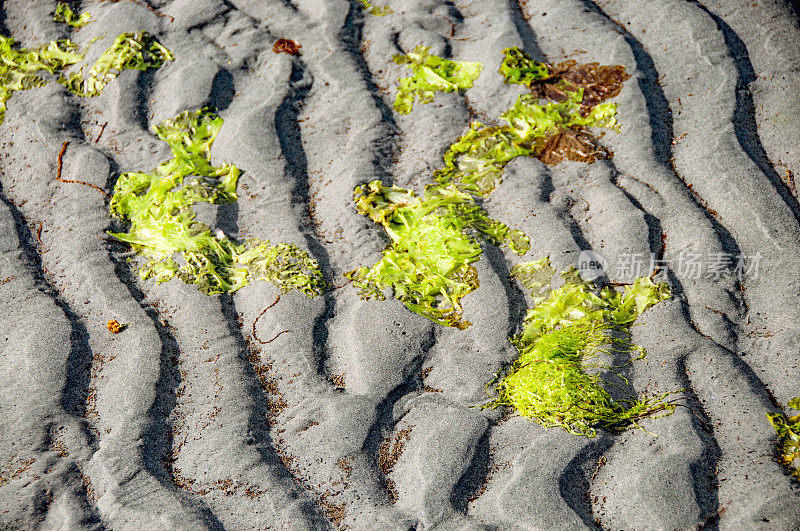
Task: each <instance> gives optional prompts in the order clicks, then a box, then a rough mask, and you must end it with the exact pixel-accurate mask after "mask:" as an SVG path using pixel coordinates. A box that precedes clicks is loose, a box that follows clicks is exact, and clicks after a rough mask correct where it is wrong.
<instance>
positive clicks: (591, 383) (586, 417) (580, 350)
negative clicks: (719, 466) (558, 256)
mask: <svg viewBox="0 0 800 531" xmlns="http://www.w3.org/2000/svg"><path fill="white" fill-rule="evenodd" d="M512 273H513V274H514V275H515V276H517V278H520V279H521V280H522V282H523V284H524V285H525V286H526V288H528V289H531V290H532V297H533V299H534V302H535V305H534V307H533V308H532V309H530V310H528V313H527V315H526V317H525V320H524V324H523V330H522V331H521V332H520V333H518V334H517V335H515V336H514V337H512V338H511V343H512V344H513V345H514V346H515V347H516V349H517V350H518V351H519V357H518V358H517V359H516V360H515V361H514V363H513V364H512V365H511V367H510V368H509V370H507V371H506V373H505V374H502V373H500V374H498V376H497V377H496V379H495V381H494V382H498V383H497V384H496V387H495V390H496V392H497V395H496V397H495V398H493V400H492V401H491V402H490V403H489V404H487V405H486V406H485V407H492V408H494V407H499V406H508V407H511V408H513V409H514V410H515V411H516V412H517V413H519V414H520V415H522V416H523V417H525V418H527V419H530V420H533V421H536V422H538V423H539V424H541V425H543V426H545V427H548V428H549V427H556V426H557V427H560V428H563V429H564V430H566V431H567V432H569V433H572V434H574V435H583V436H586V437H594V436H595V434H596V429H597V428H601V429H604V430H607V431H610V432H620V431H623V430H625V429H626V428H628V427H629V426H632V425H633V426H636V425H637V424H636V421H637V420H638V419H641V418H642V417H647V416H653V415H656V414H659V413H660V414H661V415H659V416H663V415H666V414H670V413H672V412H673V411H674V409H675V406H674V405H673V404H670V403H667V402H665V401H664V398H665V397H666V396H667V395H669V394H670V393H666V394H664V395H661V396H658V397H653V398H646V399H639V398H637V397H635V396H631V397H630V399H627V400H614V399H613V398H612V397H611V395H610V394H609V393H608V391H607V390H606V388H605V387H604V385H603V380H602V379H601V377H600V376H599V375H597V374H590V373H588V372H587V371H586V370H585V369H587V368H594V369H596V370H613V367H611V366H609V365H606V364H603V363H601V362H600V361H599V359H598V357H599V355H601V354H604V353H605V354H609V355H613V354H614V353H619V352H637V353H639V356H638V357H637V358H636V359H640V358H642V357H644V355H645V352H644V349H643V348H642V347H640V346H637V345H634V344H633V343H632V341H631V339H630V327H631V326H632V325H633V323H634V321H635V320H636V319H637V318H638V317H639V316H640V315H641V314H642V313H643V312H644V311H645V310H647V309H648V308H649V307H651V306H653V305H654V304H656V303H658V302H660V301H663V300H665V299H667V298H669V297H670V290H669V288H668V287H667V285H666V284H663V283H659V284H656V283H654V282H653V281H652V280H651V279H650V278H649V277H640V278H638V279H636V281H635V282H634V283H633V284H632V285H630V286H627V288H626V289H625V290H624V292H622V293H620V292H618V291H615V290H614V289H612V288H610V287H604V288H603V289H601V290H599V291H598V290H596V289H594V288H593V286H592V285H591V284H590V283H588V282H585V281H583V280H582V279H581V278H580V275H579V274H578V273H577V271H576V270H575V269H574V268H572V269H570V270H568V271H566V272H564V273H562V277H563V279H564V285H563V286H561V287H559V288H557V289H550V282H551V278H552V276H553V275H554V274H555V270H554V269H553V268H552V267H551V266H550V261H549V259H548V258H543V259H541V260H538V261H536V262H528V263H524V264H521V265H518V266H516V267H515V268H514V269H513V270H512ZM494 382H492V383H494ZM490 385H491V384H490Z"/></svg>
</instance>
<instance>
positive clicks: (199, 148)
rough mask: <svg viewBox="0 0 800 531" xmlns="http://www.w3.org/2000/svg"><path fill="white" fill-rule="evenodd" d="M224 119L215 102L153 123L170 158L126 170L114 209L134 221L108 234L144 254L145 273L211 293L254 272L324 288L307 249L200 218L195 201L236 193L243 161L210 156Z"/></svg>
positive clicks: (284, 284)
mask: <svg viewBox="0 0 800 531" xmlns="http://www.w3.org/2000/svg"><path fill="white" fill-rule="evenodd" d="M221 127H222V118H220V117H219V116H217V115H216V114H214V113H213V112H212V111H211V110H209V109H201V110H197V111H186V112H183V113H181V114H179V115H178V116H176V117H175V118H174V119H172V120H166V121H165V122H163V123H162V124H160V125H156V126H153V131H154V132H155V134H156V135H158V137H159V138H160V139H161V140H163V141H165V142H166V143H167V144H169V146H170V149H171V150H172V159H171V160H168V161H166V162H163V163H161V164H160V165H159V166H158V167H157V168H156V169H155V170H153V171H152V172H150V173H123V174H122V175H120V177H119V179H118V180H117V184H116V186H115V187H114V195H113V196H112V198H111V203H110V204H109V210H110V211H111V214H112V215H114V216H116V217H118V218H120V219H122V220H125V221H127V222H129V223H130V228H129V230H128V232H123V233H110V234H111V235H112V236H114V237H115V238H117V239H118V240H120V241H123V242H127V243H129V244H130V245H131V247H132V248H133V250H134V251H136V252H137V253H138V254H139V255H140V256H141V257H142V258H144V259H145V262H144V264H142V265H141V267H140V268H139V275H140V276H141V277H142V278H143V279H148V278H154V279H155V280H156V281H157V282H159V283H161V282H165V281H167V280H170V279H172V278H173V277H179V278H180V279H181V280H183V281H184V282H186V283H187V284H194V285H195V286H197V289H199V290H200V291H201V292H203V293H205V294H207V295H213V294H218V293H232V292H234V291H236V290H238V289H240V288H242V287H243V286H246V285H247V284H248V283H249V282H250V281H252V280H254V279H263V280H267V281H270V282H272V283H274V284H276V285H277V286H278V287H279V288H280V289H281V291H283V292H287V291H289V290H292V289H297V290H300V291H302V292H303V293H305V294H306V295H308V296H309V297H313V296H315V295H317V294H319V293H321V292H322V290H323V289H324V288H325V282H324V280H323V278H322V273H321V272H320V269H319V266H318V264H317V262H316V260H314V259H312V258H311V257H310V256H309V255H308V253H306V252H305V251H303V250H301V249H299V248H298V247H296V246H294V245H291V244H287V243H279V244H278V245H275V246H272V245H269V242H261V241H259V240H257V239H251V240H248V241H246V242H245V243H241V244H240V243H236V242H235V241H233V240H232V239H231V238H229V237H228V236H226V235H224V234H222V233H221V232H219V231H218V232H216V233H215V232H212V230H211V229H210V227H208V226H207V225H205V224H203V223H200V222H199V221H197V220H196V219H195V213H194V211H193V209H192V205H193V204H194V203H197V202H200V201H203V202H207V203H212V204H221V203H231V202H234V201H236V200H237V196H236V184H237V181H238V178H239V175H240V171H239V169H238V168H236V167H235V166H233V165H232V164H223V165H222V166H213V165H212V164H211V161H210V153H211V145H212V144H213V143H214V139H215V138H216V136H217V134H218V133H219V130H220V128H221Z"/></svg>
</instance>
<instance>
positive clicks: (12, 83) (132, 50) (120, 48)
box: [0, 31, 173, 123]
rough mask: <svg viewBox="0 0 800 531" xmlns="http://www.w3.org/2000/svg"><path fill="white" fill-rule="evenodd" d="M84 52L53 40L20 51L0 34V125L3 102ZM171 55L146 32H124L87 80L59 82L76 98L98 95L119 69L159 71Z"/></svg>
mask: <svg viewBox="0 0 800 531" xmlns="http://www.w3.org/2000/svg"><path fill="white" fill-rule="evenodd" d="M84 57H85V54H84V52H82V51H81V50H79V48H78V46H77V45H75V44H73V43H72V42H71V41H70V40H69V39H62V40H57V41H52V42H49V43H47V44H44V45H42V46H39V47H37V48H33V49H30V50H26V49H20V48H19V47H17V46H16V41H15V40H14V39H12V38H11V37H4V36H2V35H0V123H2V122H3V120H4V118H5V112H6V102H8V100H9V99H10V98H11V95H12V94H13V93H14V92H15V91H18V90H27V89H31V88H34V87H41V86H43V85H46V84H47V81H46V80H45V79H44V78H43V77H42V76H41V75H40V74H41V73H42V72H46V73H50V74H55V73H56V72H61V71H62V70H64V69H65V68H67V67H69V66H72V65H75V64H77V63H80V62H81V61H83V59H84ZM172 58H173V57H172V54H171V53H170V51H169V50H167V49H166V48H164V47H163V46H162V45H161V44H160V43H159V42H158V41H157V40H156V38H155V37H153V36H151V35H149V34H148V33H147V32H143V31H142V32H139V33H137V34H133V33H123V34H121V35H119V36H118V37H117V38H116V40H115V41H114V44H113V45H112V46H111V47H109V48H108V49H107V50H106V51H105V52H103V54H102V55H101V56H100V58H98V60H97V61H96V62H95V64H94V66H93V67H92V69H91V71H90V75H89V77H88V78H85V79H84V77H83V76H82V74H81V73H80V72H77V73H73V74H72V75H70V76H69V78H64V77H63V76H61V77H59V78H58V82H59V83H61V84H62V85H64V86H66V87H67V89H69V90H70V91H71V92H73V93H75V94H77V95H79V96H97V95H98V94H100V92H102V90H103V89H104V88H105V86H106V85H107V84H108V83H109V82H110V81H111V80H113V79H114V78H115V77H116V76H117V75H118V74H119V73H120V72H121V71H122V70H124V69H127V68H133V69H136V70H146V69H148V68H160V67H161V65H162V64H163V63H164V61H166V60H171V59H172Z"/></svg>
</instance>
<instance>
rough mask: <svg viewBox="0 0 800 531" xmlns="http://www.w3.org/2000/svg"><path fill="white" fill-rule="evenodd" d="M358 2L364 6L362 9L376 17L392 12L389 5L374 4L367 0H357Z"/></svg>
mask: <svg viewBox="0 0 800 531" xmlns="http://www.w3.org/2000/svg"><path fill="white" fill-rule="evenodd" d="M358 3H359V4H361V7H363V8H364V11H366V12H367V13H369V14H371V15H375V16H376V17H382V16H384V15H390V14H392V13H394V11H392V9H391V8H390V7H386V6H376V5H373V4H372V3H371V2H370V1H369V0H358Z"/></svg>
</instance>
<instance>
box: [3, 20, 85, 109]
mask: <svg viewBox="0 0 800 531" xmlns="http://www.w3.org/2000/svg"><path fill="white" fill-rule="evenodd" d="M82 60H83V54H82V53H81V52H80V51H79V50H78V46H77V45H75V44H73V43H72V42H71V41H70V40H69V39H63V40H58V41H52V42H49V43H47V44H44V45H42V46H39V47H37V48H34V49H30V50H26V49H21V48H19V47H18V46H16V41H15V40H14V39H12V38H11V37H4V36H2V35H0V123H2V122H3V120H4V119H5V114H6V102H7V101H8V100H9V99H10V98H11V95H12V94H13V93H14V92H15V91H18V90H28V89H31V88H34V87H41V86H43V85H45V84H47V81H45V79H44V78H42V77H41V76H40V75H39V73H41V72H48V73H50V74H54V73H55V72H56V71H58V70H61V69H63V68H65V67H67V66H70V65H73V64H76V63H79V62H81V61H82Z"/></svg>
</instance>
